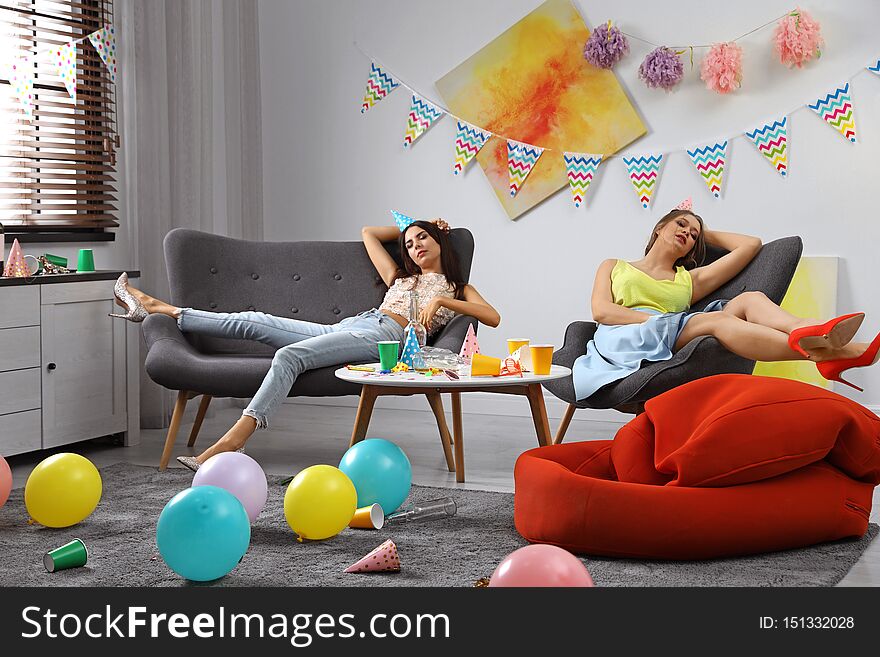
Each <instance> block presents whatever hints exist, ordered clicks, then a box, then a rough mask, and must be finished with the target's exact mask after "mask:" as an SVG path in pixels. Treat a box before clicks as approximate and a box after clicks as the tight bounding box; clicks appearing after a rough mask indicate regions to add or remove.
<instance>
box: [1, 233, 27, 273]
mask: <svg viewBox="0 0 880 657" xmlns="http://www.w3.org/2000/svg"><path fill="white" fill-rule="evenodd" d="M3 275H4V276H12V277H14V278H27V277H28V276H30V275H31V272H30V270H29V269H28V266H27V263H26V262H25V261H24V254H23V253H22V252H21V244H19V243H18V240H17V239H16V240H14V241H13V242H12V248H11V249H10V250H9V257H8V258H7V259H6V268H5V269H4V270H3Z"/></svg>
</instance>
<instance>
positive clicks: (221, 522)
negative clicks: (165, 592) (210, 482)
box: [156, 486, 251, 582]
mask: <svg viewBox="0 0 880 657" xmlns="http://www.w3.org/2000/svg"><path fill="white" fill-rule="evenodd" d="M250 542H251V523H250V520H249V519H248V515H247V511H245V510H244V507H243V506H242V504H241V502H239V501H238V498H237V497H235V495H233V494H232V493H230V492H229V491H227V490H225V489H223V488H218V487H217V486H196V487H195V488H187V489H186V490H184V491H181V492H179V493H178V494H177V495H175V496H174V497H172V498H171V500H170V501H169V502H168V504H166V505H165V508H164V509H162V513H160V514H159V522H158V523H157V525H156V545H157V546H158V548H159V554H161V555H162V559H164V560H165V563H166V564H168V567H169V568H171V570H173V571H174V572H175V573H177V574H178V575H180V576H181V577H185V578H186V579H189V580H193V581H195V582H209V581H211V580H214V579H218V578H220V577H223V576H224V575H226V574H228V573H229V572H230V571H231V570H232V569H233V568H235V566H236V565H238V562H239V561H240V560H241V558H242V557H243V556H244V553H245V552H246V551H247V549H248V545H249V544H250Z"/></svg>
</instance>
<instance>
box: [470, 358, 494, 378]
mask: <svg viewBox="0 0 880 657" xmlns="http://www.w3.org/2000/svg"><path fill="white" fill-rule="evenodd" d="M499 374H501V359H500V358H492V356H484V355H483V354H474V355H473V356H471V376H498V375H499Z"/></svg>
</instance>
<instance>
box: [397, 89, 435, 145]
mask: <svg viewBox="0 0 880 657" xmlns="http://www.w3.org/2000/svg"><path fill="white" fill-rule="evenodd" d="M441 116H443V110H441V109H440V108H439V107H437V106H436V105H434V104H433V103H429V102H428V101H427V100H425V99H424V98H422V97H421V96H417V95H416V94H413V97H412V105H410V108H409V116H407V117H406V132H405V133H404V135H403V147H404V148H409V146H410V145H411V144H412V143H413V142H414V141H415V140H416V139H418V138H419V137H421V136H422V135H423V134H424V132H425V130H427V129H428V128H430V127H431V126H432V125H433V124H434V122H435V121H436V120H437V119H439V118H440V117H441Z"/></svg>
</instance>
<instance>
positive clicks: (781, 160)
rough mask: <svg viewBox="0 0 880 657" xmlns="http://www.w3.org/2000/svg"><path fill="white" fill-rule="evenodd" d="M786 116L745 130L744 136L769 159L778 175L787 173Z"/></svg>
mask: <svg viewBox="0 0 880 657" xmlns="http://www.w3.org/2000/svg"><path fill="white" fill-rule="evenodd" d="M787 128H788V117H787V116H783V117H782V119H781V120H780V119H777V120H776V121H774V122H773V123H765V124H764V125H762V126H761V127H759V128H755V129H754V130H751V131H747V132H746V137H748V138H749V139H751V140H752V143H754V144H755V146H756V147H757V149H758V151H759V152H760V153H761V155H763V156H764V157H766V158H767V159H768V160H770V164H772V165H773V168H774V169H776V170H777V171H778V172H779V175H780V176H785V175H786V174H787V173H788V136H787Z"/></svg>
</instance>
